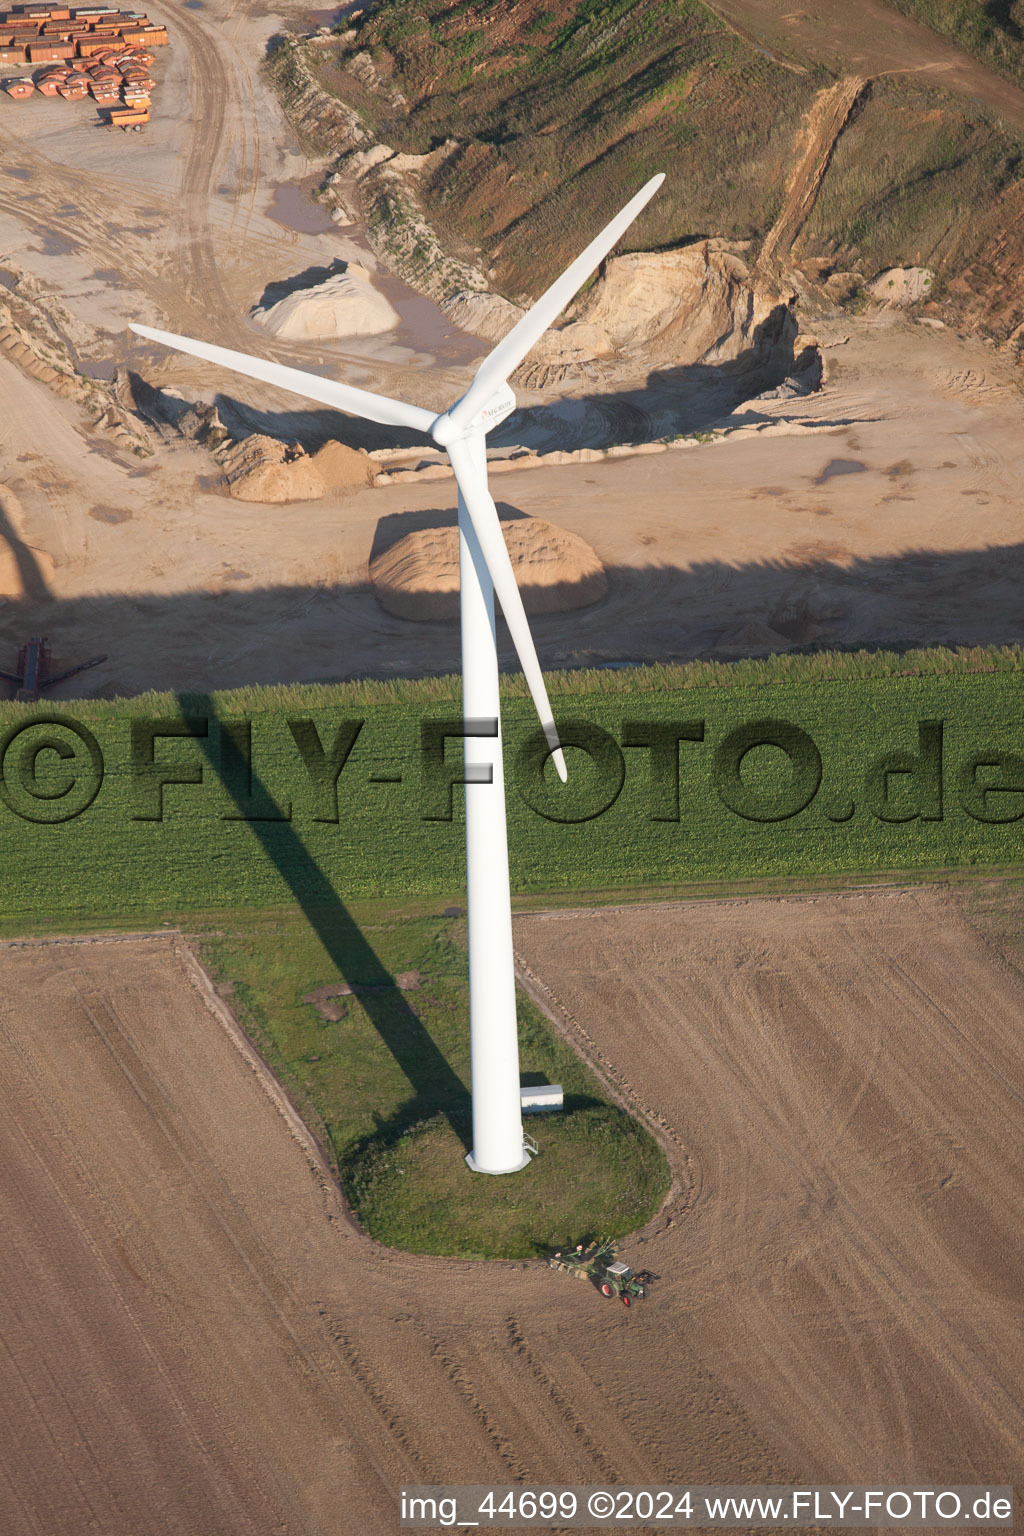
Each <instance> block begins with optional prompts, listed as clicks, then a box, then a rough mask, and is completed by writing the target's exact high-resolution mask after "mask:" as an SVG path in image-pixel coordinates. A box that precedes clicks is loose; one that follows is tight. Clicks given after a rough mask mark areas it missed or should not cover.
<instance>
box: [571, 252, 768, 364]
mask: <svg viewBox="0 0 1024 1536" xmlns="http://www.w3.org/2000/svg"><path fill="white" fill-rule="evenodd" d="M790 297H791V295H789V294H787V295H785V297H784V299H783V302H784V303H786V304H788V302H789V299H790ZM779 303H780V297H779V294H778V292H777V291H775V290H769V289H766V288H764V287H762V286H761V285H759V284H758V283H756V282H755V280H754V279H753V278H752V276H751V273H750V270H749V268H748V267H747V265H746V263H745V262H744V261H743V260H742V259H741V258H740V256H738V255H737V254H736V252H735V250H730V249H729V248H728V243H727V242H726V241H722V240H699V241H697V242H695V243H694V244H693V245H687V246H684V247H683V248H682V249H681V250H676V251H651V252H638V253H637V254H635V255H632V256H617V257H613V258H612V259H611V260H610V261H607V262H606V263H605V265H604V267H603V269H602V271H601V272H600V274H599V276H598V278H597V281H596V282H595V283H594V284H593V286H592V287H591V288H590V289H589V290H588V291H587V292H586V293H585V294H584V295H583V297H582V299H581V300H580V301H579V302H578V303H577V304H576V306H575V309H574V312H573V319H574V323H575V324H579V323H581V322H582V323H584V324H588V325H590V326H594V327H598V328H599V329H600V330H602V331H603V332H604V333H605V335H606V336H607V337H608V342H609V345H610V346H611V347H612V348H613V349H614V350H615V351H616V352H619V353H625V354H629V353H633V352H639V351H642V352H643V354H644V357H645V358H646V359H649V360H650V361H651V362H652V363H658V362H672V363H679V364H688V363H699V362H707V363H724V362H744V361H745V362H749V363H750V364H751V365H755V364H757V363H760V362H763V361H766V360H767V358H766V356H765V353H766V349H767V350H768V351H770V350H771V348H772V347H773V346H774V345H775V343H776V340H781V339H782V338H781V337H779V338H776V337H774V336H772V335H771V334H770V333H771V331H772V330H773V321H772V317H773V316H775V315H776V313H777V311H778V308H779ZM573 328H574V326H572V325H571V326H568V327H567V328H566V329H567V331H568V332H570V333H571V331H572V330H573ZM795 335H796V321H795V319H794V320H793V321H792V329H791V331H790V334H789V335H788V336H787V337H786V338H785V339H786V340H787V341H791V340H792V338H793V337H794V336H795Z"/></svg>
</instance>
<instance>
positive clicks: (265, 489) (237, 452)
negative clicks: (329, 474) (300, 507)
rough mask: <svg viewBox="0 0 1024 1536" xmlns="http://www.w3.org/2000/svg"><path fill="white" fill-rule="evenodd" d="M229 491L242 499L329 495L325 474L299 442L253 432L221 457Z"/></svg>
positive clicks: (312, 498)
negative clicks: (287, 441) (280, 439)
mask: <svg viewBox="0 0 1024 1536" xmlns="http://www.w3.org/2000/svg"><path fill="white" fill-rule="evenodd" d="M221 463H222V465H223V467H224V473H225V475H226V476H227V481H228V490H229V491H230V492H231V494H232V496H235V497H237V498H238V500H239V501H268V502H283V501H318V500H319V499H320V497H321V496H323V495H325V494H326V491H327V486H326V484H325V482H324V477H323V475H322V474H321V473H320V471H319V469H318V468H317V467H316V465H315V464H314V463H313V461H312V459H311V458H310V457H309V455H308V454H307V453H306V450H305V449H304V448H302V447H300V446H299V445H298V444H297V443H296V444H290V443H279V442H278V440H277V439H276V438H275V437H263V436H261V435H260V434H259V433H254V434H253V436H252V437H246V438H243V439H242V441H241V442H240V443H235V444H234V445H233V446H232V447H231V448H230V449H228V450H227V452H225V453H224V455H223V456H222V458H221Z"/></svg>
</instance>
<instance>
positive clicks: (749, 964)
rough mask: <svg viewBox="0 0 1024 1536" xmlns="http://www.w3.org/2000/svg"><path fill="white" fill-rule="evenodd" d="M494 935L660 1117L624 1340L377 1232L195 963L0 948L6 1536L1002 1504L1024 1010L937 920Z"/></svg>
mask: <svg viewBox="0 0 1024 1536" xmlns="http://www.w3.org/2000/svg"><path fill="white" fill-rule="evenodd" d="M516 943H517V948H518V950H519V952H520V955H521V958H522V960H523V962H524V964H525V965H526V967H527V968H528V970H529V971H530V973H531V974H532V975H533V976H534V977H535V978H542V980H541V981H535V985H538V986H543V983H544V982H546V983H547V986H548V987H550V988H553V989H554V993H557V996H554V993H552V992H546V993H545V996H546V1000H547V1002H548V1004H549V1005H550V1006H552V1007H553V1008H554V1011H555V1012H556V1014H558V1015H560V1016H561V1017H562V1020H563V1024H564V1025H565V1027H566V1028H568V1029H569V1030H570V1031H571V1032H572V1031H573V1030H574V1029H575V1028H576V1026H575V1025H574V1024H573V1022H572V1021H574V1020H575V1021H579V1027H580V1028H585V1031H586V1040H585V1043H586V1045H587V1048H588V1049H589V1050H592V1051H593V1052H594V1053H595V1055H596V1058H597V1059H598V1062H599V1064H600V1065H602V1066H603V1068H604V1069H605V1070H606V1071H607V1072H608V1074H609V1075H610V1077H611V1079H612V1080H613V1081H614V1082H616V1083H618V1084H619V1086H620V1088H621V1089H622V1090H623V1091H625V1092H627V1093H628V1094H629V1095H630V1096H632V1097H634V1099H635V1101H636V1102H637V1103H638V1104H639V1105H640V1106H641V1107H643V1108H645V1109H647V1110H648V1111H649V1112H651V1113H653V1114H655V1115H656V1116H658V1117H660V1120H661V1122H662V1134H663V1135H664V1136H665V1138H666V1145H667V1147H668V1148H669V1151H670V1155H671V1157H672V1160H673V1164H674V1169H675V1173H676V1180H677V1192H676V1195H675V1197H674V1199H673V1202H672V1203H671V1204H670V1206H669V1207H668V1208H667V1209H666V1211H665V1212H663V1213H662V1215H661V1216H660V1217H659V1218H658V1219H656V1221H655V1222H654V1223H653V1224H652V1227H651V1228H650V1229H649V1231H648V1232H647V1233H646V1234H645V1235H644V1238H643V1240H640V1241H637V1242H635V1243H634V1244H632V1245H630V1248H629V1250H628V1252H629V1256H630V1257H631V1258H633V1260H634V1262H636V1263H638V1264H643V1265H645V1266H647V1267H649V1268H652V1269H654V1270H655V1271H657V1272H658V1273H659V1274H660V1276H661V1278H660V1280H659V1281H658V1283H657V1285H656V1287H655V1290H654V1294H653V1296H652V1298H651V1299H650V1300H649V1301H648V1302H647V1303H645V1304H644V1305H643V1306H642V1307H638V1308H635V1309H633V1311H632V1312H629V1313H627V1312H625V1310H624V1309H623V1308H622V1307H620V1306H616V1305H614V1304H612V1303H610V1302H607V1301H605V1300H604V1298H602V1297H601V1296H600V1295H599V1294H598V1293H597V1292H596V1291H593V1290H590V1289H588V1288H586V1287H584V1286H582V1285H579V1284H574V1283H572V1282H570V1281H568V1280H567V1279H565V1278H564V1277H563V1276H559V1275H556V1274H553V1273H552V1272H551V1271H550V1270H548V1269H546V1268H544V1267H542V1266H540V1265H528V1266H520V1265H518V1264H486V1265H478V1264H471V1263H456V1262H449V1261H445V1260H440V1259H437V1260H432V1259H424V1258H415V1257H411V1256H408V1255H402V1254H398V1253H393V1252H389V1251H386V1250H382V1249H380V1248H377V1247H375V1246H374V1245H373V1244H371V1243H369V1242H368V1241H367V1240H366V1239H364V1238H363V1237H361V1236H360V1234H359V1233H358V1232H357V1231H356V1230H355V1229H354V1228H353V1226H352V1224H351V1222H350V1221H349V1219H348V1217H347V1215H346V1212H345V1210H344V1208H343V1206H342V1203H341V1200H340V1198H339V1196H338V1194H337V1192H336V1190H335V1188H334V1186H333V1185H332V1184H331V1183H330V1181H329V1179H328V1178H327V1177H326V1176H325V1174H324V1171H323V1168H322V1165H321V1163H320V1161H319V1158H318V1156H317V1153H316V1149H315V1147H314V1146H313V1145H312V1144H311V1143H310V1141H309V1139H308V1137H306V1135H305V1133H304V1132H303V1130H302V1128H301V1126H300V1125H298V1124H297V1123H296V1121H295V1119H294V1117H292V1116H289V1114H288V1111H287V1106H286V1105H284V1104H283V1102H282V1100H281V1098H280V1095H275V1090H274V1086H273V1084H272V1082H270V1081H269V1080H268V1079H267V1078H266V1076H265V1075H264V1074H263V1073H262V1072H261V1071H260V1070H258V1068H257V1067H256V1065H255V1064H254V1062H253V1059H252V1058H251V1056H249V1055H248V1054H247V1053H246V1050H245V1046H244V1042H242V1041H241V1040H240V1038H239V1037H238V1036H237V1034H235V1033H234V1032H233V1030H232V1025H231V1020H230V1016H228V1015H226V1014H225V1013H224V1012H223V1010H222V1008H221V1006H220V1005H219V1003H218V1001H217V999H216V996H215V994H213V992H212V989H210V988H209V985H208V983H206V982H205V978H204V977H203V974H202V972H200V971H199V970H198V968H197V967H196V966H195V964H194V962H193V961H192V960H191V957H190V954H189V952H188V950H187V949H186V948H185V947H184V945H183V944H182V942H181V941H180V940H179V939H177V938H176V937H174V936H172V935H159V936H150V937H139V938H122V939H114V940H99V941H77V942H74V941H72V942H68V941H64V942H61V941H56V942H54V941H51V942H39V943H33V942H27V943H22V944H5V945H3V946H0V975H2V981H3V985H2V988H0V996H2V999H3V1001H2V1004H0V1020H2V1029H0V1082H3V1084H4V1089H3V1110H4V1112H3V1115H2V1116H0V1159H2V1165H3V1167H4V1170H5V1176H4V1179H3V1181H2V1184H0V1220H2V1222H3V1231H4V1233H5V1241H4V1243H3V1244H2V1245H0V1287H2V1289H3V1294H4V1296H5V1299H6V1309H5V1311H6V1317H5V1326H4V1353H3V1356H2V1363H0V1426H2V1428H0V1437H2V1442H3V1444H2V1454H0V1502H2V1504H3V1508H4V1532H5V1536H81V1533H82V1532H83V1531H86V1530H94V1531H96V1532H99V1533H102V1536H129V1533H130V1536H165V1533H166V1536H171V1533H174V1536H180V1533H181V1532H183V1531H190V1532H191V1531H196V1532H198V1531H213V1530H216V1531H217V1533H218V1536H235V1533H251V1536H264V1533H266V1536H270V1533H271V1532H273V1533H275V1536H286V1533H287V1536H299V1533H301V1536H313V1533H316V1536H321V1533H322V1536H337V1533H338V1532H341V1531H350V1530H360V1531H366V1532H371V1533H373V1536H377V1533H378V1532H390V1531H393V1530H396V1529H397V1517H396V1508H395V1491H396V1489H397V1488H398V1487H399V1486H400V1485H401V1484H402V1483H403V1482H404V1483H409V1482H418V1483H429V1482H438V1481H442V1480H450V1481H462V1482H479V1481H487V1480H495V1481H500V1482H503V1483H504V1482H512V1481H522V1482H526V1483H534V1484H536V1483H540V1482H543V1481H544V1480H548V1479H557V1480H558V1481H560V1482H561V1481H564V1482H583V1483H586V1482H606V1481H620V1482H623V1483H633V1484H637V1483H643V1482H650V1481H652V1480H658V1481H668V1482H686V1481H690V1482H707V1483H716V1482H729V1481H747V1482H766V1483H767V1482H774V1483H794V1482H802V1481H805V1480H807V1479H817V1480H820V1481H827V1482H829V1481H838V1482H842V1481H845V1480H850V1481H854V1482H856V1481H863V1482H876V1481H878V1480H881V1482H882V1483H883V1484H884V1483H885V1482H887V1481H888V1482H894V1483H895V1482H901V1481H908V1482H909V1481H912V1480H915V1485H920V1486H927V1485H928V1484H926V1483H920V1484H917V1482H916V1480H918V1479H923V1478H924V1479H930V1480H938V1481H939V1482H940V1483H941V1482H953V1483H955V1482H975V1481H977V1482H981V1481H984V1480H986V1479H990V1480H993V1481H997V1482H1009V1481H1012V1480H1013V1477H1014V1474H1015V1473H1017V1472H1019V1471H1020V1470H1021V1469H1020V1454H1021V1453H1020V1446H1021V1444H1022V1443H1024V1433H1022V1432H1024V1424H1022V1422H1021V1419H1022V1415H1021V1407H1020V1402H1019V1395H1018V1394H1017V1392H1016V1384H1017V1382H1019V1379H1020V1373H1021V1354H1022V1345H1021V1338H1020V1330H1019V1296H1020V1283H1021V1263H1020V1256H1021V1239H1020V1232H1021V1229H1022V1220H1021V1218H1022V1215H1024V1212H1022V1210H1021V1188H1022V1181H1021V1174H1022V1172H1024V1169H1022V1166H1021V1165H1022V1162H1024V1150H1022V1148H1024V1143H1022V1139H1021V1135H1020V1102H1021V1089H1022V1086H1024V1066H1022V1059H1021V1050H1020V1041H1019V1028H1018V1024H1019V1019H1020V1016H1021V1011H1022V1008H1024V977H1022V976H1021V975H1020V974H1019V973H1018V972H1016V971H1015V970H1013V969H1011V968H1007V967H1006V966H1005V965H1003V964H1002V963H1001V962H1000V961H999V960H997V959H996V958H995V956H994V954H993V953H992V952H991V951H990V950H989V948H988V947H987V946H986V944H985V942H983V941H982V940H981V939H979V937H978V936H977V934H976V933H975V932H973V931H972V929H971V928H970V927H968V925H967V924H966V923H965V921H964V920H963V917H962V916H961V913H960V911H959V910H958V906H957V903H956V901H955V899H953V898H951V897H949V896H948V895H946V894H944V893H940V892H930V891H926V890H921V891H916V892H912V893H905V892H896V891H892V892H880V893H874V894H852V895H842V896H822V897H815V898H803V899H801V898H784V899H778V900H748V901H738V902H706V903H692V904H674V905H670V906H664V907H660V908H651V907H648V908H636V909H631V910H629V911H622V910H620V911H607V910H606V911H599V912H590V913H552V914H546V915H544V916H529V917H522V918H519V919H517V921H516Z"/></svg>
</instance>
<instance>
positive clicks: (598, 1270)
mask: <svg viewBox="0 0 1024 1536" xmlns="http://www.w3.org/2000/svg"><path fill="white" fill-rule="evenodd" d="M548 1263H549V1264H550V1265H551V1268H552V1269H560V1270H562V1271H563V1272H564V1273H565V1274H567V1275H574V1276H575V1277H576V1279H577V1280H589V1281H590V1282H591V1284H592V1285H596V1286H597V1288H598V1290H599V1291H600V1292H601V1294H602V1296H618V1298H619V1300H620V1301H621V1302H622V1304H623V1306H624V1307H629V1306H632V1304H633V1302H634V1301H642V1300H643V1298H644V1297H645V1296H646V1295H647V1291H648V1287H649V1286H650V1283H651V1279H652V1277H651V1275H650V1274H649V1273H648V1271H647V1270H646V1269H641V1270H639V1271H637V1272H635V1273H634V1271H633V1270H631V1269H630V1267H629V1265H628V1264H624V1263H623V1261H622V1260H621V1259H617V1258H616V1257H615V1245H614V1243H612V1242H611V1241H610V1240H608V1239H605V1240H604V1241H602V1242H598V1243H591V1244H589V1245H588V1246H586V1247H584V1245H583V1243H579V1244H577V1246H576V1247H575V1248H568V1249H565V1250H564V1251H563V1250H560V1251H559V1252H557V1253H555V1254H554V1255H553V1256H552V1257H551V1258H550V1259H549V1260H548Z"/></svg>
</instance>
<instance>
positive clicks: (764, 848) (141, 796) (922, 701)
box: [0, 649, 1024, 918]
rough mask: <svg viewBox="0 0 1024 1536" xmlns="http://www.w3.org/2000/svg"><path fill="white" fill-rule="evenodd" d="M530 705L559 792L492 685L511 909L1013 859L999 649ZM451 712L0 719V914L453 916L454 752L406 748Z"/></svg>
mask: <svg viewBox="0 0 1024 1536" xmlns="http://www.w3.org/2000/svg"><path fill="white" fill-rule="evenodd" d="M551 688H552V695H553V699H554V707H555V713H556V716H557V717H558V719H559V721H560V722H561V724H562V726H563V728H564V730H565V731H566V737H567V740H568V742H569V743H570V745H569V746H568V748H567V761H568V763H569V766H570V782H569V784H568V785H567V786H564V787H563V786H560V785H559V784H558V782H557V779H556V778H555V776H554V773H553V769H552V768H551V765H550V764H548V765H547V771H546V772H543V771H542V767H541V761H540V757H539V756H538V754H537V752H536V751H533V753H532V755H531V752H530V742H531V739H532V740H533V741H536V721H535V719H534V717H533V714H532V706H531V705H530V703H529V700H528V698H526V697H525V696H524V689H523V685H522V680H521V679H517V678H511V679H508V680H506V684H505V693H506V699H505V705H504V730H505V736H506V760H507V763H508V779H509V795H508V803H509V836H510V847H511V869H512V883H513V887H514V889H516V890H517V891H520V892H530V891H538V892H540V891H546V892H557V891H561V890H564V891H571V890H574V889H585V888H590V889H593V888H597V887H625V886H629V887H635V886H645V887H651V886H657V885H659V884H666V885H669V884H679V883H688V882H695V881H707V880H736V879H746V878H753V877H775V876H801V875H814V874H820V873H837V872H842V871H853V870H859V871H871V870H879V869H885V870H889V869H906V870H911V869H921V870H925V869H938V868H966V867H970V866H972V865H995V866H1006V865H1010V864H1013V863H1015V862H1016V861H1017V860H1018V859H1019V856H1020V846H1021V835H1020V825H1019V822H1020V819H1021V818H1022V816H1024V779H1022V772H1024V769H1022V762H1024V742H1022V739H1021V737H1022V730H1021V718H1022V703H1024V653H1022V652H1021V651H1020V650H1019V649H1010V650H978V651H970V652H961V653H958V654H957V653H952V652H948V651H923V652H917V653H911V654H909V655H905V656H896V655H892V654H885V653H882V654H875V655H867V654H863V655H860V654H857V655H848V656H842V655H828V654H827V653H821V654H818V655H813V656H808V657H783V658H774V659H771V660H768V661H765V662H744V663H738V664H736V665H734V666H725V665H720V664H710V663H709V664H699V663H698V664H694V665H692V666H690V667H676V668H645V669H637V670H635V671H624V672H591V673H560V674H555V675H554V676H553V677H552V679H551ZM457 716H458V682H457V680H456V679H432V680H425V681H422V682H411V683H393V684H385V683H367V684H338V685H335V686H323V687H315V688H311V687H304V688H292V689H288V688H269V689H252V690H243V691H239V692H236V693H224V694H216V695H210V696H194V695H193V696H187V697H180V698H177V697H174V696H172V695H163V696H159V695H140V696H139V697H136V698H132V699H128V700H113V701H109V702H107V701H104V702H99V701H82V702H69V703H66V704H61V705H60V707H59V708H58V707H56V706H51V705H49V704H47V705H43V706H29V705H16V704H13V703H8V704H5V705H3V706H0V754H2V760H0V774H2V777H0V800H2V802H3V803H2V804H0V824H2V836H3V848H4V866H3V868H4V880H3V899H2V903H0V915H3V916H5V917H9V918H16V917H30V916H32V915H33V914H37V915H44V914H46V915H48V916H51V917H52V916H55V915H65V916H66V917H68V918H74V917H76V916H79V917H80V916H87V915H90V914H93V915H95V914H98V913H102V914H117V913H130V912H134V911H145V912H147V913H152V912H155V911H158V910H160V909H161V908H166V909H168V910H174V911H176V912H180V911H187V910H190V909H192V910H196V909H209V908H213V907H223V908H236V907H253V908H255V907H263V906H272V905H278V906H279V905H281V904H282V903H287V902H289V901H291V900H297V901H299V902H300V903H303V904H316V903H317V902H318V901H319V902H324V901H334V900H337V899H338V898H341V899H342V900H348V899H358V898H365V897H406V896H412V895H417V894H422V895H430V894H437V895H443V896H447V897H448V898H449V899H456V898H457V897H458V895H459V892H460V891H461V889H462V888H463V882H464V874H463V828H462V808H461V793H462V792H461V789H460V787H459V785H458V782H457V781H458V779H459V767H458V763H459V758H460V744H459V742H458V740H457V739H449V740H448V741H447V743H446V747H445V755H444V757H443V758H442V756H441V750H440V749H441V745H442V743H441V740H440V736H439V735H437V734H435V736H434V738H433V747H432V749H429V750H427V751H426V752H425V751H424V747H423V739H424V729H425V728H426V729H427V730H428V731H429V730H430V729H431V728H434V729H435V732H436V731H437V729H438V728H441V729H443V728H444V724H445V722H446V721H447V722H449V724H450V725H451V727H452V728H457V726H456V721H457ZM61 719H63V720H65V721H67V722H70V724H65V725H61V724H60V723H59V722H60V720H61ZM51 721H55V722H57V723H51V724H47V723H46V722H51ZM183 733H184V734H183ZM87 734H88V738H89V739H88V740H87V739H85V738H86V735H87ZM428 747H429V743H428ZM677 754H678V790H677V784H676V776H677V775H676V761H677ZM342 764H343V766H341V765H342ZM398 775H401V782H400V783H398V782H382V781H385V780H388V779H393V778H395V777H396V776H398ZM452 780H455V781H456V782H455V784H454V787H452V785H451V781H452ZM449 816H450V819H448V818H449Z"/></svg>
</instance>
